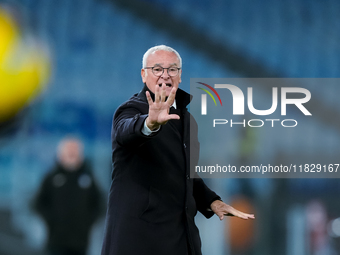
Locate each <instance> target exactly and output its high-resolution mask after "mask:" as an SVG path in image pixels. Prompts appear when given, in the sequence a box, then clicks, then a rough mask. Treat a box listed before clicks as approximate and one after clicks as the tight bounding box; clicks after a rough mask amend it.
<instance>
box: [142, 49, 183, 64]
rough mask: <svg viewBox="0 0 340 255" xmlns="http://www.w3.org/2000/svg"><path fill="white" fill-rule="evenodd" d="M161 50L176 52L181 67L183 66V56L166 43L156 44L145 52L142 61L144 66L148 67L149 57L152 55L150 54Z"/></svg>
mask: <svg viewBox="0 0 340 255" xmlns="http://www.w3.org/2000/svg"><path fill="white" fill-rule="evenodd" d="M159 50H164V51H169V52H174V53H175V54H176V56H177V58H178V60H179V67H182V58H181V56H180V55H179V53H178V52H177V51H176V50H175V49H173V48H171V47H169V46H166V45H157V46H154V47H152V48H150V49H148V50H147V51H146V52H145V53H144V56H143V62H142V65H143V68H145V67H146V61H147V60H148V57H149V56H150V54H152V53H154V52H156V51H159Z"/></svg>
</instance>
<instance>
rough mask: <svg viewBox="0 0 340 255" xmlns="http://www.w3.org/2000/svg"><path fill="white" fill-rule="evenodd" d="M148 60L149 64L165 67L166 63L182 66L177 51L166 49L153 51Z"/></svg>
mask: <svg viewBox="0 0 340 255" xmlns="http://www.w3.org/2000/svg"><path fill="white" fill-rule="evenodd" d="M146 62H147V65H148V66H155V65H159V66H163V67H165V65H167V66H177V67H180V66H179V65H180V64H179V59H178V57H177V55H176V53H175V52H170V51H164V50H159V51H155V52H153V53H151V54H150V55H149V57H148V58H147V61H146Z"/></svg>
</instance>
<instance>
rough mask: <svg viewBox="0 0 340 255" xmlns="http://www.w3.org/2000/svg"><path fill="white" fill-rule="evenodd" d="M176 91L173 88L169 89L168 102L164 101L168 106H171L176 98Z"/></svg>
mask: <svg viewBox="0 0 340 255" xmlns="http://www.w3.org/2000/svg"><path fill="white" fill-rule="evenodd" d="M176 91H177V88H175V87H173V88H172V89H171V91H170V95H169V97H168V100H166V101H167V102H168V103H169V105H172V104H173V103H174V101H175V97H176Z"/></svg>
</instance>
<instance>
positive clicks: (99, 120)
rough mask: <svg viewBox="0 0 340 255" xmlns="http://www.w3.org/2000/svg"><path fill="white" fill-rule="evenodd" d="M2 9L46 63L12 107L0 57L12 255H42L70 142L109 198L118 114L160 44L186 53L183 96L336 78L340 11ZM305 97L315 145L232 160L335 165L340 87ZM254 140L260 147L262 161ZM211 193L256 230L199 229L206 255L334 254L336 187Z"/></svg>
mask: <svg viewBox="0 0 340 255" xmlns="http://www.w3.org/2000/svg"><path fill="white" fill-rule="evenodd" d="M0 8H1V9H0V10H1V12H0V19H1V18H3V17H5V16H6V15H11V17H14V18H15V20H16V21H17V22H18V23H17V26H18V27H19V28H20V30H18V31H19V32H18V33H21V37H22V38H34V39H35V40H36V41H37V42H39V43H37V44H36V46H35V51H34V52H35V53H32V54H33V56H35V57H33V58H35V59H36V58H38V57H39V56H40V60H38V62H39V63H40V64H42V66H43V67H42V69H39V70H40V71H39V77H40V78H39V79H38V78H37V79H38V81H36V82H35V83H34V82H32V84H33V83H34V84H35V85H31V86H33V87H34V86H35V87H34V89H32V90H31V91H30V92H27V93H28V94H27V95H26V97H25V99H22V101H20V103H19V104H16V106H15V107H16V108H15V107H14V106H9V103H8V104H7V105H6V104H5V103H6V102H5V101H6V100H8V98H9V96H7V95H9V94H8V93H9V92H8V91H9V90H8V88H9V81H10V80H11V79H8V78H7V79H5V78H3V77H5V76H4V74H2V75H3V76H1V70H2V71H3V70H5V67H4V63H3V62H1V61H2V60H3V59H1V57H2V55H1V53H2V52H1V47H0V100H3V101H1V102H0V106H1V107H2V108H1V109H0V113H2V112H6V111H7V110H8V111H10V110H11V109H13V108H15V110H13V111H12V112H11V118H9V117H6V118H5V117H4V118H3V119H1V118H0V254H4V255H12V254H13V255H19V254H43V245H44V241H45V239H46V229H45V228H44V225H43V223H42V221H41V219H40V218H39V217H38V216H37V215H36V214H35V213H34V212H33V211H32V209H31V200H32V198H33V196H34V194H35V193H36V191H37V188H38V187H39V184H40V182H41V180H42V178H43V176H44V175H45V174H46V173H47V171H48V170H49V167H51V166H52V164H53V163H54V160H55V148H56V145H57V143H58V141H59V140H60V139H61V138H62V137H64V136H65V135H67V134H76V135H77V136H78V137H80V138H81V139H83V141H84V143H85V147H86V155H87V156H88V158H90V159H91V161H92V164H93V166H94V169H96V171H95V173H94V174H95V176H96V178H97V180H98V182H99V183H100V184H101V187H102V189H103V191H104V192H105V194H107V190H108V188H109V184H110V171H111V169H110V147H111V145H110V129H111V119H112V114H113V112H114V111H115V109H116V108H117V106H118V105H120V104H121V103H122V102H123V101H125V100H126V99H128V98H129V97H130V96H131V95H132V94H133V93H136V92H138V91H139V90H140V89H141V87H142V84H141V78H140V69H141V58H142V55H143V54H144V52H145V51H146V50H147V49H148V48H149V47H151V46H154V45H157V44H166V45H169V46H172V47H173V48H175V49H176V50H178V52H179V53H180V54H181V56H182V58H183V77H182V81H183V82H182V84H181V86H182V88H183V89H185V90H186V91H189V85H190V78H193V77H195V78H197V77H202V78H209V77H211V78H215V77H251V78H255V77H286V78H288V77H309V78H316V77H318V78H336V77H338V76H339V73H340V58H339V56H340V43H339V42H340V34H339V31H340V16H339V13H340V2H339V1H338V0H286V1H270V0H253V1H247V0H196V1H194V0H186V1H183V0H173V1H165V0H58V1H57V0H8V1H4V0H0ZM6 31H7V30H1V29H0V46H1V45H2V44H1V43H3V42H4V41H5V40H7V39H8V34H7V32H8V31H7V32H6ZM21 44H22V45H24V46H23V47H21V51H20V50H19V52H18V53H17V54H19V55H20V56H22V54H24V53H27V51H29V49H32V47H30V45H31V44H32V39H25V40H24V39H23V40H22V42H21ZM47 49H48V50H47ZM32 54H31V55H32ZM31 55H30V56H31ZM31 57H32V56H31ZM32 65H33V66H34V64H32ZM3 73H4V72H3ZM16 75H17V76H18V77H19V76H20V75H22V74H21V73H17V74H16ZM1 77H2V80H1ZM47 77H50V78H49V79H48V78H47ZM30 79H31V78H23V79H22V81H21V83H20V84H19V85H18V86H22V87H21V88H22V89H23V88H26V89H27V87H28V85H27V84H29V82H30ZM32 79H33V78H32ZM11 81H12V80H11ZM11 86H12V85H11ZM303 86H304V87H306V88H308V89H309V90H310V91H311V92H312V95H313V100H314V98H315V102H318V104H317V108H318V110H317V111H316V112H315V115H316V116H317V117H316V118H313V123H312V125H309V128H306V130H303V132H304V134H308V137H309V139H308V140H305V141H301V140H298V139H299V137H290V136H287V137H281V138H279V139H278V138H277V137H275V135H276V134H275V133H274V132H270V131H269V132H268V133H266V135H265V136H262V137H257V138H254V136H256V134H249V133H247V132H245V133H242V132H239V133H237V132H235V134H233V140H232V142H231V144H230V148H229V149H228V151H230V155H232V156H235V157H237V158H240V159H243V160H244V157H245V158H247V160H249V161H250V162H251V160H252V154H255V155H256V156H257V157H260V158H265V159H266V160H268V161H270V162H272V163H273V164H275V162H282V161H286V162H290V160H293V159H294V160H296V159H299V160H301V161H302V162H303V160H304V159H306V158H310V157H311V156H312V157H313V158H314V159H317V160H319V161H320V163H324V162H327V160H328V159H329V158H332V159H333V158H337V157H338V155H339V151H340V149H339V140H340V133H339V129H340V118H338V116H339V114H340V105H339V102H340V101H339V100H338V95H339V94H340V87H339V86H338V85H337V84H336V83H334V86H332V87H327V89H325V88H324V87H323V86H322V84H304V85H303ZM12 87H13V86H12ZM43 87H45V89H43ZM260 89H263V92H262V93H264V94H265V93H267V92H266V89H265V88H260ZM38 91H40V92H38ZM39 93H40V94H39ZM17 94H20V93H17ZM38 94H39V95H38ZM33 99H34V100H33ZM8 101H10V100H8ZM313 114H314V112H313ZM0 116H2V115H0ZM301 135H302V134H301ZM301 137H306V135H305V136H301ZM260 138H261V139H262V138H265V139H262V140H261V141H262V142H261V148H262V149H261V152H258V146H260V145H259V144H258V143H259V142H258V141H259V140H260ZM300 139H301V138H300ZM241 143H242V144H241ZM242 146H243V147H242ZM244 146H245V147H247V148H248V149H242V148H244ZM249 147H250V148H251V149H249ZM235 148H241V149H238V150H235ZM333 163H339V162H333ZM207 182H208V184H209V185H210V186H211V187H212V188H213V189H214V190H216V191H217V192H219V193H220V194H221V196H222V197H223V198H225V199H224V200H225V201H226V202H230V203H233V204H235V205H237V207H238V208H244V209H245V210H247V211H248V210H251V211H254V212H255V213H256V215H257V219H256V221H254V222H251V223H247V224H246V223H244V222H236V221H235V220H234V219H230V220H228V221H225V222H223V223H220V222H219V220H218V219H217V217H216V218H214V219H210V220H205V219H203V218H202V217H201V216H198V217H197V224H198V225H199V227H200V232H201V237H202V241H203V248H202V250H203V253H204V254H213V255H220V254H233V255H234V254H235V255H248V254H254V255H266V254H268V255H273V254H275V255H284V254H287V255H290V254H291V255H307V254H322V255H328V254H329V255H333V254H340V240H339V236H340V220H339V219H338V217H340V204H339V203H338V200H339V194H340V193H339V192H340V185H339V184H340V181H339V180H338V179H247V180H238V179H209V180H207ZM102 233H103V220H100V221H98V223H97V225H96V226H95V227H94V229H93V231H92V238H91V244H90V247H89V251H88V254H91V255H92V254H93V255H95V254H99V253H100V246H101V241H102Z"/></svg>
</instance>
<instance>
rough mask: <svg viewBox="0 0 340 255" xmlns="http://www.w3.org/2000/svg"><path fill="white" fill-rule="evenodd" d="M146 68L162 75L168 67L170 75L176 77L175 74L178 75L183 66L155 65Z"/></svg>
mask: <svg viewBox="0 0 340 255" xmlns="http://www.w3.org/2000/svg"><path fill="white" fill-rule="evenodd" d="M144 69H151V70H152V73H153V74H154V75H155V76H157V77H160V76H162V74H163V73H164V69H168V75H169V76H171V77H174V76H177V75H178V73H179V70H180V69H181V68H178V67H174V66H173V67H168V68H164V67H161V66H153V67H144Z"/></svg>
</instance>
